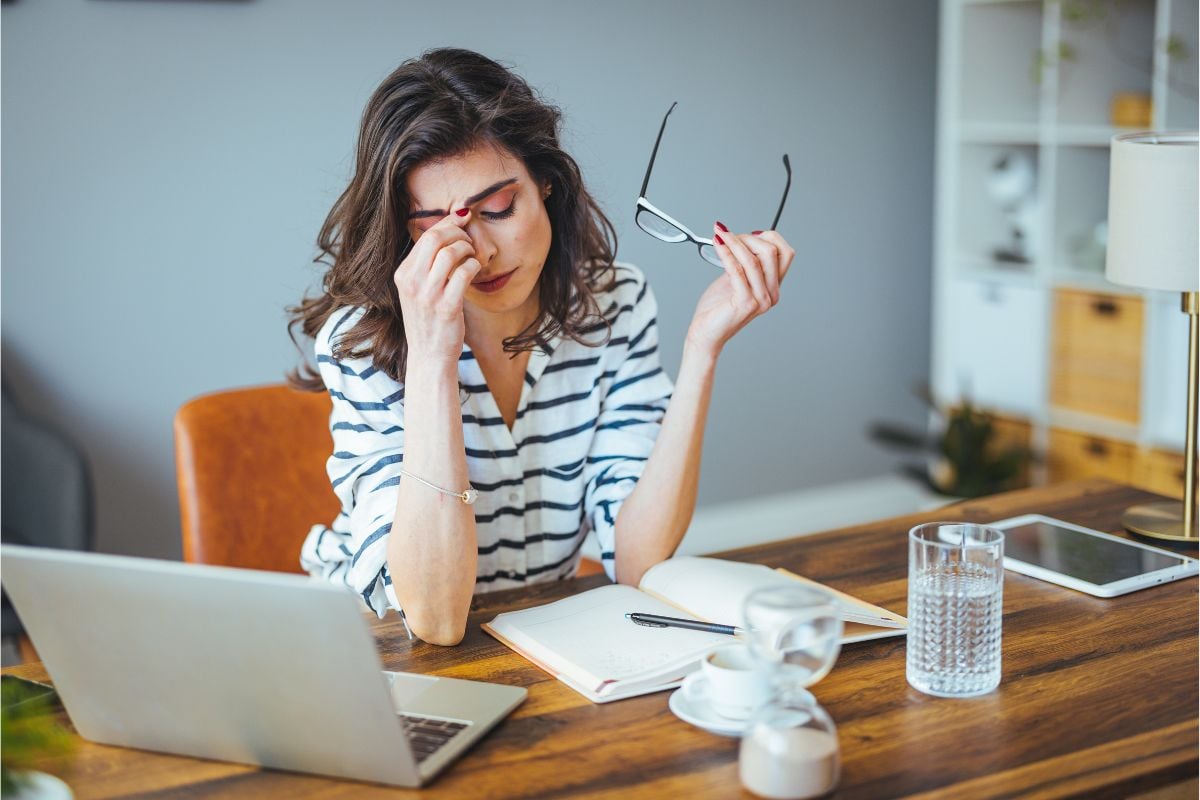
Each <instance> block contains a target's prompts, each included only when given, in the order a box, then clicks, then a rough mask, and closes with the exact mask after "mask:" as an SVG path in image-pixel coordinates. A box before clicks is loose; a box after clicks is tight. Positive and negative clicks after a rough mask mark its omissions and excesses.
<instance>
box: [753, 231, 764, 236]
mask: <svg viewBox="0 0 1200 800" xmlns="http://www.w3.org/2000/svg"><path fill="white" fill-rule="evenodd" d="M750 232H751V233H752V234H754V235H755V236H761V235H762V231H750Z"/></svg>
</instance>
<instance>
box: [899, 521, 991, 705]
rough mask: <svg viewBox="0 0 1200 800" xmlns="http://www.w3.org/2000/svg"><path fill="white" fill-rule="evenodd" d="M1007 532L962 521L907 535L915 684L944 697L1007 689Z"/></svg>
mask: <svg viewBox="0 0 1200 800" xmlns="http://www.w3.org/2000/svg"><path fill="white" fill-rule="evenodd" d="M1003 605H1004V534H1003V533H1001V532H1000V531H998V530H997V529H995V528H989V527H987V526H984V525H973V524H970V523H963V522H930V523H927V524H925V525H918V526H917V527H915V528H913V529H912V530H911V531H909V533H908V656H907V664H906V668H907V669H906V672H907V677H908V682H909V683H910V684H911V685H912V686H913V687H914V688H916V689H919V690H920V691H922V692H925V693H926V694H931V695H935V696H937V697H973V696H975V695H980V694H986V693H987V692H990V691H992V690H993V689H995V688H996V687H997V686H999V685H1000V640H1001V626H1000V623H1001V616H1002V610H1003Z"/></svg>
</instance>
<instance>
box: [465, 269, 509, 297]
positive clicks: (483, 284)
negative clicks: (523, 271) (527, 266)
mask: <svg viewBox="0 0 1200 800" xmlns="http://www.w3.org/2000/svg"><path fill="white" fill-rule="evenodd" d="M514 272H516V270H515V269H512V270H509V271H508V272H505V273H503V274H502V275H494V276H489V277H487V278H484V279H483V280H477V281H474V282H473V283H472V284H471V285H472V286H473V287H475V288H476V289H478V290H479V291H481V292H498V291H500V290H501V289H503V288H504V286H505V284H507V283H508V279H509V278H511V277H512V275H513V273H514Z"/></svg>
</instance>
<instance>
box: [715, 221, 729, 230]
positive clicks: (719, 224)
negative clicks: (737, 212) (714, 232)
mask: <svg viewBox="0 0 1200 800" xmlns="http://www.w3.org/2000/svg"><path fill="white" fill-rule="evenodd" d="M717 227H718V228H720V229H721V233H729V228H726V227H725V223H724V222H721V220H717Z"/></svg>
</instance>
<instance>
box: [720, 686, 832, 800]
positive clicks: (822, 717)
mask: <svg viewBox="0 0 1200 800" xmlns="http://www.w3.org/2000/svg"><path fill="white" fill-rule="evenodd" d="M738 771H739V774H740V776H741V781H742V786H744V787H745V788H746V789H748V790H749V791H751V792H753V793H754V794H756V795H758V796H759V797H766V798H771V800H802V799H803V798H810V797H820V796H822V795H824V794H828V793H829V792H831V791H833V790H834V789H835V788H836V787H837V785H838V780H839V779H840V778H841V772H842V765H841V753H840V750H839V748H838V737H837V727H836V726H835V725H834V724H833V719H831V718H830V716H829V714H827V713H826V712H825V709H823V708H821V706H820V705H818V704H817V701H816V698H814V697H813V696H812V694H811V693H809V692H807V691H805V690H804V689H799V688H795V689H790V690H784V691H781V692H779V693H777V694H776V695H775V697H774V698H773V699H772V700H771V701H770V702H769V703H767V704H766V705H765V706H763V707H762V708H760V709H759V710H758V712H757V713H756V714H755V715H754V718H753V719H752V720H751V722H750V725H749V726H748V727H747V728H746V733H745V735H744V736H743V737H742V744H741V753H740V755H739V758H738Z"/></svg>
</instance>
